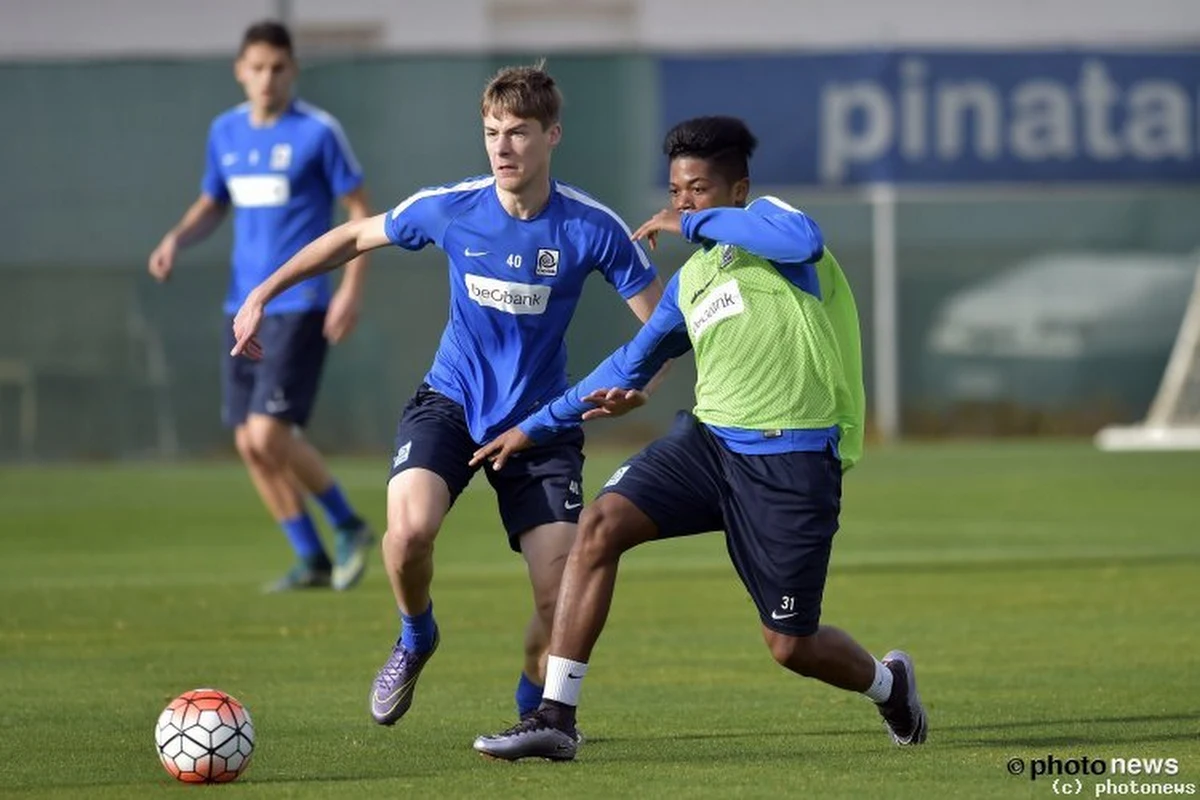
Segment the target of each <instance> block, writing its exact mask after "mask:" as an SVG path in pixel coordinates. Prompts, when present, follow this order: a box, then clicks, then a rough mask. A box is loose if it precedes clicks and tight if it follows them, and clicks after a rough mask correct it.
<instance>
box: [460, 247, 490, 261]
mask: <svg viewBox="0 0 1200 800" xmlns="http://www.w3.org/2000/svg"><path fill="white" fill-rule="evenodd" d="M487 254H488V251H487V250H472V249H471V248H469V247H467V248H464V249H463V255H464V256H466V257H467V258H479V257H480V256H486V255H487Z"/></svg>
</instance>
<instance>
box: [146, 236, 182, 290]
mask: <svg viewBox="0 0 1200 800" xmlns="http://www.w3.org/2000/svg"><path fill="white" fill-rule="evenodd" d="M175 250H176V244H175V237H174V236H172V235H170V234H167V235H166V236H164V237H163V239H162V241H161V242H159V243H158V247H156V248H154V252H153V253H151V254H150V261H149V268H150V274H151V275H153V276H154V279H155V280H156V281H158V282H159V283H162V282H163V281H165V280H166V279H167V278H169V277H171V269H172V268H173V267H174V266H175Z"/></svg>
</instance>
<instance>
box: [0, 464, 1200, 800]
mask: <svg viewBox="0 0 1200 800" xmlns="http://www.w3.org/2000/svg"><path fill="white" fill-rule="evenodd" d="M619 457H620V454H617V453H612V454H596V453H593V455H592V458H591V459H590V461H589V470H588V488H589V489H590V490H591V491H595V489H596V488H597V487H598V486H599V485H600V483H601V482H602V481H603V480H604V479H605V478H606V477H607V474H608V473H609V472H610V471H611V470H612V469H613V468H614V467H615V466H616V465H617V463H618V460H619ZM335 466H336V468H337V472H338V474H339V475H340V476H341V478H342V481H343V483H344V485H345V486H346V487H347V489H348V490H349V492H350V493H351V495H352V496H353V498H354V499H355V500H356V501H357V502H358V503H360V504H361V505H362V506H363V507H364V508H365V509H368V510H369V511H370V513H371V516H372V518H373V520H374V521H375V522H376V523H377V524H379V523H381V522H382V516H383V515H382V511H383V508H382V504H383V492H382V480H383V477H384V474H385V467H386V465H385V464H384V462H383V460H382V459H381V460H380V461H379V462H378V463H376V462H365V461H353V462H338V463H337V464H336V465H335ZM0 509H2V510H3V522H2V525H3V530H4V533H3V536H2V537H0V542H2V543H3V551H2V555H3V557H2V558H0V608H2V609H3V612H2V616H0V794H7V793H15V794H17V795H18V796H29V797H34V796H37V797H41V796H61V797H79V796H86V797H113V798H128V797H143V796H154V795H158V794H160V793H161V794H163V795H171V796H174V795H172V793H178V792H194V791H200V792H205V793H206V795H207V793H208V792H221V793H223V794H224V793H228V794H231V795H237V796H247V797H322V798H325V797H355V798H362V797H384V796H387V797H400V796H408V797H453V796H462V797H533V796H562V797H616V796H628V795H635V794H636V795H640V796H642V797H647V798H649V797H698V796H705V797H735V796H743V797H798V796H804V795H807V796H813V797H822V798H824V797H878V798H892V797H912V798H938V797H948V798H960V797H961V798H967V797H970V798H975V797H1050V796H1053V795H1054V794H1055V793H1054V791H1053V786H1052V785H1051V782H1050V779H1049V778H1043V779H1040V780H1038V781H1036V782H1031V781H1030V780H1029V778H1028V776H1022V777H1013V776H1010V775H1009V774H1008V773H1007V771H1006V766H1005V765H1006V763H1007V762H1008V760H1009V759H1011V758H1020V759H1023V760H1026V761H1028V760H1030V759H1036V758H1045V757H1047V756H1048V755H1053V756H1055V757H1058V758H1061V759H1064V760H1065V759H1069V758H1080V757H1083V756H1087V757H1089V758H1091V759H1095V758H1108V757H1111V756H1122V757H1126V758H1128V757H1150V756H1159V757H1173V758H1176V759H1178V762H1179V774H1178V775H1176V776H1174V777H1172V778H1167V779H1160V780H1168V781H1170V782H1174V783H1192V784H1197V785H1200V688H1198V686H1197V682H1198V681H1200V454H1171V455H1105V454H1100V453H1097V452H1095V451H1094V450H1092V449H1091V447H1090V446H1088V445H1086V444H1062V443H1055V444H971V445H967V444H947V445H936V446H933V445H930V446H906V447H901V448H896V449H891V450H876V451H874V452H870V453H868V457H867V459H866V460H865V461H864V463H863V464H862V466H861V467H859V468H858V469H857V470H856V471H855V472H854V473H852V474H851V475H850V476H849V477H848V478H847V482H846V496H845V500H844V514H843V525H842V531H841V532H840V533H839V534H838V540H837V544H836V546H835V549H834V561H833V567H832V571H831V575H830V578H829V582H828V586H827V589H826V601H825V620H826V621H827V622H830V623H832V624H837V625H840V626H842V627H844V628H847V629H848V630H850V631H851V632H852V633H853V634H854V635H855V636H856V637H857V638H858V639H859V640H860V641H861V642H862V643H863V644H864V645H866V646H867V647H868V648H869V649H871V650H872V651H873V652H875V653H876V654H877V655H880V654H882V653H883V652H884V651H886V650H888V649H890V648H891V647H895V646H903V647H905V648H907V649H908V650H910V651H911V652H912V653H913V654H914V656H915V658H916V660H917V666H918V674H919V675H920V678H921V690H922V694H923V695H924V697H925V699H926V702H927V705H928V707H929V710H930V713H931V733H930V737H929V743H928V745H926V746H925V747H923V748H920V749H910V750H901V749H899V748H896V747H893V746H892V745H891V744H890V742H889V741H888V739H887V736H886V734H885V733H884V730H883V728H882V726H881V724H880V723H879V720H878V717H877V715H876V714H875V711H874V710H873V709H872V708H871V706H870V704H869V702H868V701H866V700H864V699H862V698H860V697H857V696H853V695H849V694H845V693H841V692H838V691H837V690H834V689H831V688H828V687H825V686H822V685H818V684H816V683H813V682H811V681H805V680H802V679H800V678H797V677H795V676H793V675H791V674H789V673H786V672H785V671H783V670H782V669H780V668H779V667H777V666H776V665H775V664H774V662H772V660H771V658H770V655H769V654H768V652H767V650H766V648H765V647H764V646H763V644H762V640H761V637H760V634H759V631H758V623H757V619H756V615H755V612H754V609H753V606H752V605H751V603H750V601H749V599H748V598H747V596H746V595H745V593H744V591H743V590H742V588H741V586H740V584H739V583H738V581H737V579H736V577H735V575H734V574H733V570H732V568H731V567H730V566H729V564H728V561H727V558H726V555H725V550H724V544H723V541H722V539H721V538H720V536H719V535H708V536H703V537H696V538H694V539H691V540H687V541H675V542H666V543H658V544H652V545H648V546H646V547H644V548H642V550H641V551H640V552H634V553H632V554H631V555H630V556H628V557H627V559H626V561H625V563H624V566H623V568H622V574H621V578H620V580H619V582H618V587H617V598H616V603H615V605H614V608H613V613H612V616H611V617H610V620H609V625H608V629H607V631H606V633H605V636H604V638H602V639H601V642H600V645H599V647H598V649H597V651H596V654H595V657H594V659H593V661H592V670H591V673H590V676H589V678H588V680H587V684H586V686H585V687H584V692H583V703H582V705H581V710H580V721H581V727H582V728H583V729H584V731H585V733H586V734H587V736H588V743H587V744H585V745H584V746H583V748H582V749H581V751H580V757H579V759H578V760H577V761H576V762H574V763H570V764H549V763H544V762H525V763H518V764H506V763H497V762H491V761H486V760H484V759H481V758H480V757H478V756H477V755H476V754H475V753H474V752H473V751H472V750H471V741H472V739H473V737H474V736H475V735H476V734H477V733H483V732H493V731H495V730H498V729H499V728H501V727H504V726H507V725H508V724H509V722H510V720H511V718H512V716H513V711H512V690H513V687H514V684H515V680H516V677H517V674H518V670H519V665H520V660H519V639H520V636H521V632H522V630H523V626H524V624H525V621H526V619H527V616H528V613H529V610H530V599H529V596H528V587H527V583H526V578H525V574H524V569H523V565H522V562H521V561H520V559H519V558H518V557H516V556H514V555H513V554H512V553H510V552H509V551H508V550H507V547H506V545H505V542H504V538H503V536H502V535H501V533H500V530H499V525H498V520H497V518H496V516H495V512H494V505H493V502H492V496H491V493H490V490H489V489H488V488H487V485H486V483H485V482H484V481H482V480H480V481H477V484H476V485H475V486H473V487H472V488H471V489H469V490H468V492H467V493H466V494H465V495H464V496H463V498H462V500H461V501H460V503H459V505H458V506H457V507H456V508H455V510H454V511H453V512H452V514H451V516H450V518H449V520H448V524H447V526H446V528H445V529H443V531H442V534H441V537H440V538H439V541H438V551H437V574H436V578H435V584H434V597H435V600H436V603H437V612H438V618H439V621H440V624H441V627H442V634H443V642H442V646H441V649H440V650H439V651H438V654H437V655H436V657H435V658H434V659H433V660H432V661H431V662H430V666H429V669H428V670H427V671H426V672H425V674H424V676H423V677H422V679H421V684H420V687H419V690H418V692H417V697H416V702H415V705H414V706H413V710H412V711H411V712H410V713H409V715H408V716H407V717H406V718H405V719H404V720H403V721H402V722H401V723H400V724H399V725H397V726H396V727H395V728H392V729H383V728H379V727H376V726H375V725H374V724H373V723H372V722H371V721H370V719H369V717H368V715H367V693H368V689H369V686H370V683H371V679H372V677H373V675H374V673H375V670H376V669H377V667H378V666H379V664H380V663H381V662H382V659H383V658H384V657H385V655H386V653H387V650H388V648H389V646H390V644H391V641H392V639H393V637H394V636H395V631H396V618H395V614H394V611H393V610H392V609H393V606H392V600H391V594H390V592H389V590H388V588H387V582H386V579H385V577H384V575H383V573H382V571H381V569H380V567H379V563H378V560H376V561H375V562H373V563H372V565H371V570H370V572H369V573H368V575H367V579H366V580H365V582H364V584H363V585H362V586H361V587H360V588H358V589H356V590H354V591H353V592H348V593H345V594H333V593H329V592H324V593H305V594H295V595H287V596H270V597H264V596H261V595H260V594H259V593H258V589H259V586H260V584H261V583H263V582H264V581H265V580H267V579H269V578H271V577H274V575H275V574H276V572H277V571H281V570H282V569H283V568H284V567H285V566H286V564H287V560H288V556H287V552H286V548H285V543H284V541H283V538H282V535H281V534H279V533H277V532H276V530H274V529H273V527H272V526H271V525H270V524H269V521H268V519H267V517H266V515H265V513H264V512H263V511H262V510H261V509H260V508H259V506H258V504H257V500H256V498H255V497H254V496H253V494H252V492H251V489H250V487H249V484H248V482H247V481H246V480H245V478H244V477H243V474H242V472H241V470H240V468H239V467H238V466H237V465H235V464H232V463H230V464H203V465H189V466H180V467H166V466H146V465H140V466H106V465H96V466H78V467H46V468H33V469H12V468H10V469H7V470H4V471H0ZM198 686H216V687H218V688H221V689H224V690H225V691H228V692H230V693H231V694H233V695H235V696H236V697H238V698H239V699H241V700H242V701H243V702H244V703H245V704H246V705H247V707H248V708H249V709H250V711H251V713H252V714H253V717H254V721H255V725H256V729H257V734H258V747H257V750H256V753H255V756H254V762H253V764H252V765H251V767H250V769H249V770H248V772H247V773H246V775H245V776H244V777H243V778H242V779H241V780H240V781H239V782H238V783H236V784H233V785H229V786H225V787H220V788H210V789H197V788H191V787H184V786H180V785H178V784H176V783H175V782H174V781H172V780H171V779H170V778H168V777H167V775H166V773H165V772H164V771H163V770H162V768H161V767H160V765H159V763H158V759H157V757H156V755H155V752H154V745H153V727H154V722H155V719H156V717H157V715H158V712H159V710H160V709H161V708H162V706H163V705H164V704H165V703H166V702H167V701H168V700H169V699H170V698H171V697H173V696H174V695H176V694H178V693H179V692H181V691H184V690H186V689H191V688H195V687H198ZM1106 777H1114V778H1115V779H1117V780H1124V781H1128V780H1129V776H1125V777H1124V778H1122V776H1106ZM1100 780H1102V779H1100V778H1093V777H1090V776H1089V777H1086V778H1085V780H1084V782H1083V792H1084V794H1086V795H1088V796H1092V794H1094V787H1095V784H1096V783H1097V782H1098V781H1100ZM1136 780H1138V781H1140V782H1153V781H1154V780H1155V779H1154V778H1147V777H1145V776H1142V777H1139V778H1137V779H1136ZM1068 788H1073V787H1068Z"/></svg>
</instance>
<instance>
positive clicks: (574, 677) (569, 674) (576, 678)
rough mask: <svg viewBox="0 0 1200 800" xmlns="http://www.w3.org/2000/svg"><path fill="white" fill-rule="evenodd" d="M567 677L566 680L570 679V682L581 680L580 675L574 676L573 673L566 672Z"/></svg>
mask: <svg viewBox="0 0 1200 800" xmlns="http://www.w3.org/2000/svg"><path fill="white" fill-rule="evenodd" d="M567 677H568V678H570V679H571V680H573V681H581V680H583V676H582V675H576V674H575V673H574V672H568V673H567Z"/></svg>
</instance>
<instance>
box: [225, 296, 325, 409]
mask: <svg viewBox="0 0 1200 800" xmlns="http://www.w3.org/2000/svg"><path fill="white" fill-rule="evenodd" d="M225 322H226V324H225V359H224V363H223V365H222V370H221V384H222V389H223V395H224V397H223V399H222V403H221V419H222V420H223V421H224V423H225V425H227V426H228V427H230V428H236V427H237V426H238V425H241V424H242V423H243V422H245V421H246V417H248V416H249V415H250V414H266V415H267V416H270V417H275V418H276V419H281V420H284V421H285V422H290V423H291V424H293V425H297V426H300V427H303V426H304V424H305V423H307V422H308V418H309V416H310V415H311V414H312V410H313V407H314V406H315V405H316V402H317V388H318V386H319V385H320V383H321V368H322V367H323V366H324V365H325V353H326V352H327V351H328V350H329V343H328V342H327V341H326V339H325V311H324V310H323V309H320V310H315V311H298V312H294V313H288V314H268V315H267V316H265V317H263V321H262V325H261V326H260V328H259V331H258V340H259V341H260V342H261V343H262V346H263V357H262V360H261V361H252V360H251V359H249V358H246V357H245V356H231V355H229V351H230V350H232V349H233V344H234V337H233V317H228V318H227V319H226V320H225Z"/></svg>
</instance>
